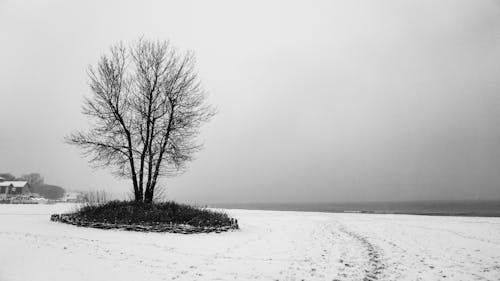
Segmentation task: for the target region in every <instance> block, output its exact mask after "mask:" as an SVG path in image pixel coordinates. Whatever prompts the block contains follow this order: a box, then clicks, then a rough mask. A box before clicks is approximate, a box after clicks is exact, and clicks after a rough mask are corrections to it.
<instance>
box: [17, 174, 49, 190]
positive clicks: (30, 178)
mask: <svg viewBox="0 0 500 281" xmlns="http://www.w3.org/2000/svg"><path fill="white" fill-rule="evenodd" d="M20 179H23V180H25V181H27V182H28V184H29V185H30V186H32V187H35V186H41V185H43V184H44V179H43V177H42V175H40V174H39V173H31V174H26V175H22V176H21V178H20Z"/></svg>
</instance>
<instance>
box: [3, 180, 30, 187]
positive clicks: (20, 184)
mask: <svg viewBox="0 0 500 281" xmlns="http://www.w3.org/2000/svg"><path fill="white" fill-rule="evenodd" d="M27 184H28V182H27V181H2V182H0V186H11V185H12V186H13V187H25V186H26V185H27Z"/></svg>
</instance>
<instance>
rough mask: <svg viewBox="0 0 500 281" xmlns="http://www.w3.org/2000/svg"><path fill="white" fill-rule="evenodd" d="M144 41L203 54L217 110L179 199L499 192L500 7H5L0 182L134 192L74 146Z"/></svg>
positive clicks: (0, 18)
mask: <svg viewBox="0 0 500 281" xmlns="http://www.w3.org/2000/svg"><path fill="white" fill-rule="evenodd" d="M141 35H144V36H145V37H148V38H153V39H170V40H171V41H172V43H173V44H174V45H176V46H178V47H179V48H181V49H184V50H186V49H191V50H193V51H195V53H196V55H197V59H198V64H197V65H198V71H199V73H200V77H201V79H202V81H203V83H204V86H205V88H206V89H207V90H208V92H209V93H210V96H209V100H210V101H211V102H212V103H213V104H214V105H216V106H217V107H218V109H219V114H218V115H217V116H216V117H215V118H214V119H213V121H212V122H211V123H209V124H208V125H206V126H205V127H204V129H203V133H202V139H203V140H204V143H205V149H204V150H203V151H202V152H201V153H199V154H198V155H197V160H196V161H195V162H193V163H191V165H190V169H189V170H188V172H187V173H185V174H184V175H182V176H180V177H177V178H175V179H170V180H168V181H167V182H166V184H167V186H168V194H169V196H170V198H172V199H177V200H182V201H197V202H269V201H271V202H272V201H281V202H289V201H345V200H356V201H357V200H415V199H475V198H483V199H500V2H499V1H470V0H464V1H457V0H453V1H431V0H429V1H422V0H418V1H417V0H414V1H401V0H394V1H370V0H366V1H351V0H349V1H331V0H324V1H267V0H266V1H246V2H238V1H232V0H228V1H158V2H151V1H97V0H91V1H79V3H76V1H62V0H61V1H34V0H33V1H10V0H7V1H6V0H0V38H1V41H0V42H1V44H0V77H1V79H0V171H4V172H11V173H14V174H15V175H20V174H23V173H27V172H39V173H41V174H43V175H44V176H45V178H46V181H47V182H49V183H53V184H58V185H61V186H63V187H66V188H69V189H83V190H86V189H89V188H108V190H110V191H112V192H115V193H119V192H122V193H125V192H128V191H129V189H130V187H129V186H130V184H129V182H127V181H119V180H117V179H115V178H113V177H112V176H111V175H110V174H109V173H108V172H107V171H102V170H99V171H93V170H92V169H91V168H89V166H88V164H87V161H86V159H84V158H82V157H81V155H80V153H79V152H78V151H77V150H76V148H74V147H70V146H68V145H66V144H64V143H63V142H62V139H63V137H64V136H65V135H67V134H68V133H70V132H72V131H74V130H75V129H81V128H85V126H87V121H86V119H85V118H84V117H83V115H82V114H81V105H82V100H83V97H84V95H87V94H88V93H89V89H88V86H87V77H86V73H85V71H86V68H87V66H88V65H89V64H94V63H95V62H96V61H97V59H98V58H99V56H100V55H101V54H103V53H105V52H106V51H107V50H108V47H109V46H110V45H111V44H114V43H116V42H118V41H120V40H122V41H124V42H130V41H133V40H135V39H137V38H138V37H139V36H141Z"/></svg>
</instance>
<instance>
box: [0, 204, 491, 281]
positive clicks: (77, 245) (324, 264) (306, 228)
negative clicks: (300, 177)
mask: <svg viewBox="0 0 500 281" xmlns="http://www.w3.org/2000/svg"><path fill="white" fill-rule="evenodd" d="M71 208H74V206H72V205H65V204H57V205H0V280H1V281H14V280H23V281H25V280H51V281H59V280H61V281H67V280H106V281H109V280H120V281H125V280H426V281H427V280H500V218H472V217H428V216H412V215H372V214H331V213H305V212H275V211H247V210H228V212H229V213H230V214H231V215H233V216H234V217H236V218H238V220H239V223H240V227H241V230H239V231H234V232H228V233H221V234H216V233H213V234H195V235H183V234H168V233H136V232H126V231H118V230H99V229H87V228H78V227H75V226H71V225H65V224H61V223H55V222H51V221H49V215H50V214H52V213H61V212H64V211H66V210H68V209H71Z"/></svg>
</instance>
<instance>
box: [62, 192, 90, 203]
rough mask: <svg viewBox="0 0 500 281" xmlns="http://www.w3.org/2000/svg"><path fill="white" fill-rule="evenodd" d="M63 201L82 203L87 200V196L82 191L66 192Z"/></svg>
mask: <svg viewBox="0 0 500 281" xmlns="http://www.w3.org/2000/svg"><path fill="white" fill-rule="evenodd" d="M61 201H64V202H72V203H81V202H84V201H85V196H84V195H83V194H82V193H80V192H66V193H65V194H64V196H63V198H62V200H61Z"/></svg>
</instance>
